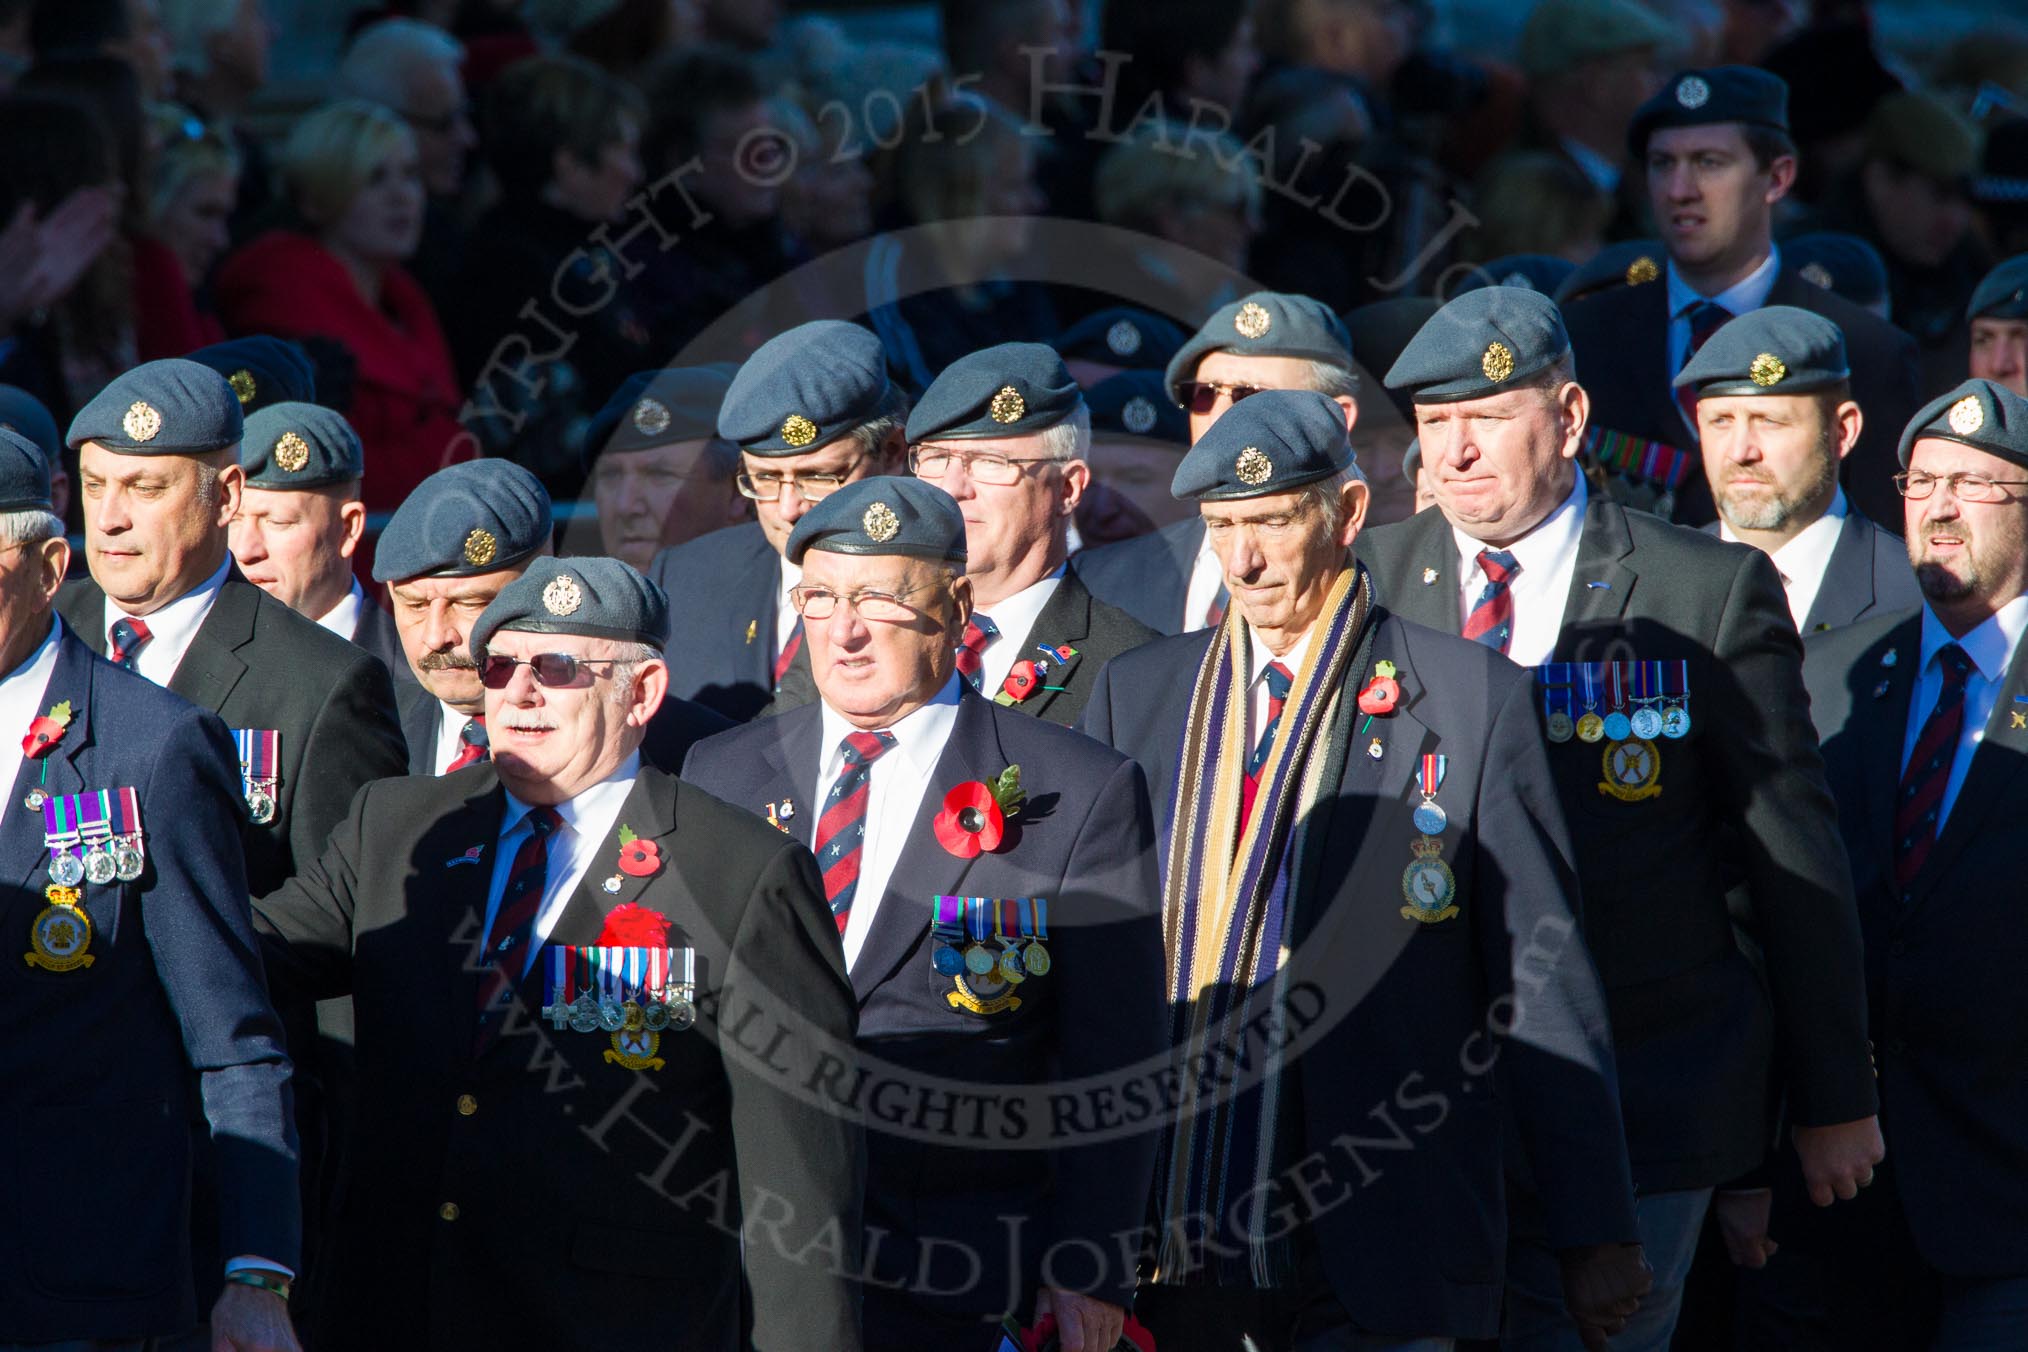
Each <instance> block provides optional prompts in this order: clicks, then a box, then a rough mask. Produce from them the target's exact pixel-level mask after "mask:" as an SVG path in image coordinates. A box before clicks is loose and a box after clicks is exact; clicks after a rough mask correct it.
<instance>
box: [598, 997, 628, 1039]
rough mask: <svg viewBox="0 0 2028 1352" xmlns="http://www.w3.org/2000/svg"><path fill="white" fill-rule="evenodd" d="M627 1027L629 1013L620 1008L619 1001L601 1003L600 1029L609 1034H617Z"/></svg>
mask: <svg viewBox="0 0 2028 1352" xmlns="http://www.w3.org/2000/svg"><path fill="white" fill-rule="evenodd" d="M626 1026H627V1012H626V1011H625V1010H623V1009H621V1008H620V1004H619V1001H617V1000H601V1001H599V1027H601V1028H603V1029H605V1030H606V1031H607V1032H608V1033H617V1032H619V1031H620V1030H621V1029H622V1028H625V1027H626Z"/></svg>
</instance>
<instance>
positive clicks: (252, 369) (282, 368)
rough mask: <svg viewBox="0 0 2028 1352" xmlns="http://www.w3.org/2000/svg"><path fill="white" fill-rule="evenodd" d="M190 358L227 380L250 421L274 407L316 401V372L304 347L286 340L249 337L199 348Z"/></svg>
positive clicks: (261, 335)
mask: <svg viewBox="0 0 2028 1352" xmlns="http://www.w3.org/2000/svg"><path fill="white" fill-rule="evenodd" d="M189 357H190V360H191V361H194V362H196V363H197V364H198V365H199V366H209V367H210V368H211V369H212V370H214V371H216V372H218V373H219V374H220V375H222V376H224V377H225V382H226V384H228V385H230V386H232V393H233V397H234V398H236V399H238V400H239V411H240V412H241V413H242V414H244V415H246V416H247V417H252V416H253V415H254V414H256V413H258V412H260V411H261V410H262V409H264V408H267V407H269V406H270V405H273V404H284V403H288V404H311V403H315V402H316V401H317V368H316V367H315V366H313V365H311V363H310V357H309V354H308V353H306V352H304V351H303V348H302V345H301V344H299V343H295V342H291V341H290V340H289V339H287V338H276V337H273V336H271V335H269V334H265V333H254V334H248V335H247V336H246V337H244V338H232V339H228V340H227V341H225V342H223V343H213V344H212V345H211V346H210V347H200V348H198V349H197V350H196V351H195V352H192V353H190V354H189Z"/></svg>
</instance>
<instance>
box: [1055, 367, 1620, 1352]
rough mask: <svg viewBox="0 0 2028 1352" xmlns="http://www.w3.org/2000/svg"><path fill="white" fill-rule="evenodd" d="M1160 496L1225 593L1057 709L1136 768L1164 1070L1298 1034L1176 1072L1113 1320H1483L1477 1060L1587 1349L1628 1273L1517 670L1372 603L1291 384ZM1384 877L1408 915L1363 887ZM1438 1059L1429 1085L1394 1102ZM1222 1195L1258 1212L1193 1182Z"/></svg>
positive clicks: (1606, 1049)
mask: <svg viewBox="0 0 2028 1352" xmlns="http://www.w3.org/2000/svg"><path fill="white" fill-rule="evenodd" d="M1175 492H1176V495H1177V496H1178V497H1179V498H1183V499H1186V500H1189V501H1192V502H1194V503H1196V505H1197V507H1198V510H1199V512H1200V513H1201V514H1202V517H1203V519H1204V522H1205V525H1206V530H1207V533H1208V535H1209V537H1210V539H1211V540H1212V541H1213V544H1214V546H1215V547H1216V548H1217V550H1218V555H1219V559H1220V562H1221V566H1222V567H1223V570H1224V575H1225V580H1226V584H1227V586H1228V587H1230V588H1231V592H1232V598H1233V607H1232V609H1231V610H1230V611H1229V612H1228V613H1227V615H1226V617H1225V619H1224V620H1223V621H1222V622H1221V623H1220V625H1219V626H1218V627H1217V628H1215V629H1211V630H1207V631H1205V632H1203V633H1200V634H1189V635H1183V636H1179V637H1176V638H1170V639H1164V640H1162V641H1160V642H1157V643H1154V644H1150V645H1149V646H1147V647H1145V648H1143V649H1141V650H1139V651H1137V652H1134V653H1130V654H1128V655H1127V656H1125V657H1123V658H1120V659H1119V660H1117V661H1115V662H1113V663H1112V664H1111V665H1110V666H1108V667H1107V668H1106V670H1105V672H1104V673H1103V674H1102V675H1101V677H1100V679H1099V687H1098V689H1097V690H1096V691H1094V692H1093V695H1092V699H1091V703H1090V704H1089V705H1088V706H1087V707H1086V711H1085V717H1084V720H1083V722H1082V723H1081V724H1080V728H1081V729H1082V730H1083V731H1084V732H1087V733H1089V734H1090V735H1092V736H1093V737H1096V738H1097V739H1098V740H1100V741H1102V742H1105V743H1106V744H1107V745H1109V746H1113V747H1117V748H1119V749H1120V750H1122V751H1124V752H1126V753H1127V754H1129V755H1131V756H1133V757H1134V758H1135V759H1136V760H1137V761H1139V762H1140V764H1141V765H1142V766H1143V767H1144V768H1145V769H1146V770H1147V772H1148V775H1149V778H1150V781H1151V783H1152V785H1153V792H1154V799H1155V802H1156V804H1157V819H1156V826H1157V832H1158V835H1159V838H1160V839H1161V841H1162V847H1163V853H1164V865H1165V867H1164V873H1165V876H1166V878H1167V879H1168V884H1167V897H1166V901H1167V908H1168V910H1167V914H1166V916H1165V924H1164V933H1165V934H1166V935H1167V936H1168V940H1169V948H1168V952H1167V955H1166V956H1167V960H1168V968H1167V970H1168V972H1169V974H1170V980H1171V986H1170V990H1169V992H1168V995H1169V999H1170V1003H1171V1007H1172V1009H1173V1010H1174V1018H1173V1022H1172V1032H1173V1035H1174V1037H1175V1038H1176V1041H1177V1043H1178V1048H1177V1054H1178V1056H1179V1058H1181V1059H1183V1060H1184V1061H1185V1062H1186V1063H1194V1062H1197V1061H1201V1060H1203V1059H1204V1058H1206V1057H1210V1058H1212V1060H1213V1063H1214V1064H1215V1063H1217V1061H1218V1060H1219V1059H1220V1057H1221V1051H1224V1052H1226V1053H1227V1054H1230V1053H1231V1052H1233V1051H1243V1050H1244V1045H1243V1044H1242V1045H1241V1046H1240V1047H1237V1048H1227V1047H1226V1044H1227V1043H1228V1042H1229V1041H1231V1040H1232V1039H1233V1038H1235V1037H1236V1036H1237V1033H1236V1032H1235V1030H1241V1029H1244V1028H1249V1027H1255V1026H1257V1025H1259V1024H1260V1023H1262V1022H1263V1021H1266V1022H1267V1023H1269V1024H1275V1023H1280V1022H1286V1023H1295V1022H1301V1023H1302V1024H1304V1025H1305V1026H1306V1032H1307V1034H1308V1036H1307V1037H1306V1038H1304V1039H1303V1040H1302V1041H1301V1042H1300V1043H1299V1044H1298V1049H1297V1050H1295V1051H1292V1052H1285V1053H1284V1055H1283V1056H1282V1057H1281V1058H1279V1059H1278V1060H1276V1061H1275V1062H1274V1063H1272V1064H1271V1066H1270V1067H1269V1069H1268V1071H1267V1073H1266V1074H1265V1075H1264V1076H1263V1077H1260V1078H1258V1079H1256V1080H1251V1081H1247V1082H1240V1083H1232V1082H1220V1081H1218V1080H1215V1079H1211V1078H1205V1079H1199V1080H1197V1081H1196V1082H1195V1083H1192V1084H1190V1085H1189V1086H1188V1087H1187V1088H1186V1090H1185V1093H1184V1095H1183V1101H1182V1102H1181V1103H1180V1104H1179V1105H1178V1108H1177V1114H1178V1115H1177V1118H1176V1120H1175V1121H1174V1122H1173V1123H1171V1124H1170V1131H1169V1132H1168V1134H1167V1135H1166V1136H1165V1139H1164V1141H1163V1150H1162V1154H1161V1156H1160V1161H1161V1164H1160V1168H1159V1169H1158V1170H1157V1173H1156V1178H1155V1199H1154V1215H1155V1220H1156V1237H1157V1243H1156V1252H1155V1264H1154V1268H1153V1284H1152V1285H1148V1286H1144V1287H1143V1288H1142V1290H1141V1294H1140V1299H1139V1300H1138V1302H1137V1303H1136V1309H1137V1310H1138V1311H1140V1312H1141V1313H1142V1316H1143V1318H1145V1319H1146V1320H1147V1321H1148V1324H1149V1328H1150V1330H1151V1331H1152V1332H1153V1333H1154V1334H1155V1339H1156V1345H1157V1346H1158V1347H1161V1348H1165V1349H1167V1348H1172V1347H1173V1348H1180V1349H1186V1350H1187V1349H1197V1348H1202V1349H1207V1352H1210V1350H1212V1349H1215V1350H1216V1352H1239V1349H1241V1348H1259V1349H1262V1350H1263V1352H1273V1350H1275V1349H1296V1348H1302V1349H1311V1348H1341V1347H1342V1348H1355V1347H1356V1348H1361V1349H1380V1348H1395V1347H1401V1348H1415V1349H1426V1348H1438V1347H1449V1346H1450V1345H1451V1342H1450V1340H1452V1339H1456V1338H1485V1337H1491V1336H1493V1335H1494V1334H1496V1333H1497V1332H1498V1330H1499V1318H1500V1291H1499V1287H1498V1285H1497V1283H1496V1282H1495V1281H1494V1277H1495V1275H1496V1274H1497V1273H1498V1272H1499V1270H1500V1264H1501V1261H1502V1258H1503V1256H1504V1248H1503V1243H1502V1239H1503V1233H1504V1230H1505V1225H1504V1218H1503V1214H1502V1213H1503V1210H1504V1202H1503V1183H1502V1178H1503V1171H1502V1167H1501V1164H1502V1161H1501V1151H1502V1146H1501V1131H1502V1116H1501V1114H1500V1113H1499V1112H1497V1111H1494V1108H1493V1094H1492V1090H1491V1085H1490V1083H1487V1082H1486V1080H1485V1077H1487V1076H1488V1075H1490V1073H1491V1067H1492V1065H1493V1062H1494V1060H1495V1059H1496V1058H1497V1060H1498V1062H1499V1065H1500V1076H1501V1080H1502V1089H1501V1090H1500V1092H1501V1094H1503V1095H1504V1096H1505V1097H1506V1098H1507V1102H1508V1108H1509V1110H1510V1112H1511V1116H1512V1118H1513V1124H1514V1126H1515V1127H1517V1128H1518V1129H1519V1133H1520V1137H1521V1139H1522V1140H1523V1141H1524V1142H1525V1143H1526V1144H1527V1146H1528V1147H1529V1156H1530V1160H1531V1163H1532V1164H1533V1166H1534V1168H1535V1169H1536V1171H1537V1176H1538V1177H1539V1178H1541V1179H1542V1180H1543V1182H1544V1183H1545V1185H1546V1187H1545V1195H1546V1196H1547V1197H1548V1198H1549V1199H1550V1206H1551V1210H1552V1224H1551V1232H1552V1234H1553V1235H1554V1236H1555V1239H1556V1242H1557V1245H1558V1247H1559V1248H1560V1249H1561V1250H1562V1251H1563V1253H1562V1257H1563V1259H1564V1275H1565V1284H1564V1291H1565V1292H1566V1293H1567V1298H1568V1300H1569V1302H1570V1308H1571V1313H1572V1314H1573V1315H1574V1316H1575V1317H1576V1318H1577V1319H1578V1320H1579V1321H1580V1322H1581V1323H1582V1324H1583V1325H1584V1326H1585V1327H1586V1328H1588V1329H1589V1330H1591V1331H1592V1333H1593V1336H1595V1337H1599V1338H1601V1339H1602V1337H1603V1334H1605V1333H1607V1332H1612V1331H1616V1330H1617V1328H1618V1327H1619V1322H1620V1320H1621V1319H1623V1317H1624V1316H1625V1315H1626V1314H1628V1313H1629V1312H1631V1311H1632V1309H1633V1308H1634V1302H1635V1300H1636V1299H1637V1298H1638V1297H1639V1296H1640V1295H1641V1294H1642V1292H1643V1291H1645V1289H1646V1269H1645V1266H1644V1264H1643V1263H1642V1261H1641V1253H1640V1247H1639V1246H1638V1245H1637V1244H1634V1243H1632V1242H1631V1241H1632V1240H1633V1239H1634V1217H1633V1207H1632V1199H1631V1194H1630V1186H1629V1182H1628V1176H1627V1162H1626V1153H1625V1148H1624V1146H1623V1145H1622V1143H1621V1139H1620V1131H1619V1119H1618V1113H1617V1108H1616V1104H1615V1099H1614V1081H1613V1071H1612V1050H1611V1047H1610V1045H1609V1042H1608V1037H1607V1032H1606V1028H1605V1014H1604V1000H1603V997H1602V995H1601V993H1600V991H1599V986H1598V978H1597V975H1596V974H1595V972H1594V971H1593V969H1592V965H1591V960H1590V958H1589V957H1588V956H1587V955H1586V952H1585V945H1584V940H1583V937H1582V936H1581V935H1580V934H1579V933H1578V930H1577V925H1576V920H1575V917H1576V911H1577V885H1576V877H1575V872H1574V866H1573V865H1574V852H1573V850H1572V849H1571V846H1570V838H1569V833H1568V831H1567V830H1566V829H1565V826H1564V819H1563V813H1562V810H1561V808H1560V807H1559V806H1558V804H1557V801H1556V793H1555V786H1554V784H1553V782H1552V780H1551V777H1550V773H1549V765H1548V760H1547V757H1546V756H1545V755H1544V754H1543V751H1542V746H1541V742H1540V740H1539V739H1538V738H1537V737H1536V735H1535V729H1534V717H1533V711H1534V699H1533V692H1532V690H1531V688H1530V685H1529V682H1528V680H1527V678H1526V677H1525V675H1523V674H1522V673H1521V672H1518V671H1516V670H1514V669H1513V668H1512V667H1511V666H1509V665H1508V664H1506V663H1503V662H1501V661H1499V660H1498V659H1497V658H1495V657H1493V656H1492V655H1491V654H1489V653H1486V652H1484V651H1483V650H1476V649H1477V648H1478V645H1476V644H1470V643H1466V642H1463V641H1461V640H1459V639H1456V638H1453V637H1450V636H1448V635H1444V634H1439V633H1432V632H1430V631H1429V630H1426V629H1423V628H1421V627H1419V626H1417V625H1413V624H1409V623H1406V622H1404V621H1402V620H1400V619H1397V618H1395V617H1394V616H1392V615H1391V614H1389V613H1388V611H1387V609H1386V607H1385V606H1384V605H1383V604H1382V601H1381V599H1380V596H1379V594H1378V592H1377V591H1376V589H1375V587H1374V585H1373V583H1372V580H1371V579H1370V578H1369V577H1368V575H1367V573H1366V571H1365V569H1364V568H1362V567H1361V566H1360V565H1359V564H1358V562H1357V561H1356V560H1355V558H1354V555H1353V547H1354V541H1355V540H1356V539H1357V538H1358V537H1359V533H1360V528H1361V526H1362V524H1363V522H1364V519H1365V514H1366V503H1367V491H1366V485H1365V482H1364V481H1363V479H1362V478H1361V476H1360V473H1359V470H1358V467H1357V466H1356V464H1355V463H1354V462H1353V459H1352V450H1351V444H1350V441H1349V439H1348V438H1347V435H1346V429H1345V425H1344V419H1343V417H1342V416H1341V411H1340V409H1339V408H1338V406H1337V405H1336V404H1334V403H1333V402H1332V401H1331V400H1329V399H1327V398H1325V397H1324V396H1323V395H1321V394H1317V393H1315V392H1313V391H1293V390H1292V391H1268V392H1265V393H1262V394H1257V395H1254V396H1253V397H1252V398H1250V399H1248V400H1247V401H1246V402H1245V403H1243V404H1241V405H1240V406H1239V407H1238V408H1235V409H1234V410H1233V411H1232V412H1230V413H1228V414H1226V415H1225V416H1224V417H1223V418H1221V419H1219V421H1218V422H1217V423H1216V424H1215V425H1214V426H1213V427H1212V428H1211V429H1210V430H1209V431H1208V432H1206V433H1205V435H1204V436H1203V437H1201V438H1200V439H1199V440H1198V442H1197V444H1196V445H1195V446H1193V447H1192V448H1191V450H1190V453H1189V454H1188V455H1186V456H1185V457H1184V459H1183V463H1182V465H1181V466H1179V467H1178V469H1177V471H1176V478H1175ZM1432 747H1441V748H1442V749H1443V750H1442V754H1440V755H1439V754H1426V753H1429V751H1430V748H1432ZM1324 817H1330V818H1332V819H1333V821H1334V823H1335V824H1334V826H1333V828H1332V829H1330V830H1323V829H1320V828H1319V827H1318V825H1317V823H1318V822H1319V821H1320V820H1322V819H1323V818H1324ZM1388 892H1398V893H1400V894H1401V895H1403V896H1404V897H1405V899H1406V900H1407V903H1408V904H1407V905H1406V906H1402V907H1399V908H1397V907H1395V906H1392V905H1385V906H1374V905H1372V904H1371V901H1372V899H1373V898H1374V897H1375V896H1376V895H1377V894H1382V893H1388ZM1446 935H1448V936H1450V941H1448V942H1446V941H1444V939H1443V936H1446ZM1508 1002H1519V1003H1520V1004H1521V1005H1523V1006H1524V1007H1525V1009H1526V1017H1525V1020H1523V1021H1513V1020H1508V1019H1506V1018H1505V1016H1504V1015H1503V1014H1502V1013H1501V1011H1502V1010H1505V1009H1508ZM1411 1007H1412V1008H1413V1009H1414V1010H1415V1015H1414V1017H1413V1018H1410V1019H1405V1020H1404V1019H1402V1018H1401V1017H1400V1011H1401V1010H1402V1009H1404V1008H1411ZM1509 1032H1515V1033H1517V1035H1516V1036H1513V1037H1511V1038H1508V1037H1504V1036H1503V1035H1504V1034H1507V1033H1509ZM1458 1064H1462V1065H1463V1066H1464V1068H1465V1069H1466V1072H1467V1074H1466V1079H1465V1082H1464V1084H1463V1085H1462V1087H1460V1086H1458V1085H1456V1084H1455V1083H1452V1082H1451V1081H1449V1080H1448V1079H1446V1082H1445V1083H1444V1084H1443V1085H1442V1086H1437V1085H1435V1084H1431V1085H1429V1086H1427V1088H1429V1090H1430V1091H1431V1092H1430V1095H1429V1097H1428V1098H1422V1097H1420V1096H1419V1095H1418V1094H1417V1093H1416V1092H1414V1091H1417V1090H1419V1089H1421V1088H1423V1087H1424V1086H1423V1085H1422V1084H1421V1081H1422V1080H1423V1078H1424V1077H1425V1076H1427V1075H1430V1074H1431V1068H1432V1067H1437V1066H1441V1065H1452V1066H1453V1069H1455V1068H1456V1066H1457V1065H1458ZM1313 1070H1314V1071H1315V1073H1311V1072H1312V1071H1313ZM1404 1094H1406V1095H1407V1097H1402V1096H1403V1095H1404ZM1395 1110H1399V1111H1400V1112H1401V1113H1402V1114H1403V1116H1402V1118H1401V1119H1400V1120H1401V1124H1402V1130H1404V1131H1405V1132H1408V1133H1413V1135H1412V1136H1411V1137H1409V1139H1413V1140H1414V1141H1415V1142H1416V1143H1415V1146H1414V1149H1413V1153H1411V1154H1409V1155H1405V1156H1402V1157H1400V1158H1399V1159H1398V1160H1396V1161H1395V1162H1392V1163H1388V1164H1385V1165H1381V1164H1379V1163H1377V1162H1375V1163H1373V1164H1371V1165H1369V1164H1368V1163H1367V1162H1366V1160H1365V1159H1364V1157H1363V1156H1362V1154H1361V1149H1360V1147H1359V1146H1358V1145H1357V1140H1358V1139H1359V1138H1361V1137H1363V1136H1365V1135H1367V1134H1368V1133H1369V1131H1370V1128H1371V1125H1372V1122H1373V1121H1374V1119H1375V1116H1376V1114H1379V1113H1391V1112H1393V1111H1395ZM1348 1141H1349V1142H1353V1144H1350V1145H1348V1144H1346V1142H1348ZM1242 1195H1244V1196H1259V1195H1265V1196H1266V1198H1267V1201H1266V1204H1265V1205H1262V1206H1257V1207H1242V1208H1231V1209H1228V1208H1227V1206H1226V1204H1225V1202H1224V1201H1223V1200H1222V1199H1226V1198H1231V1197H1236V1196H1242ZM1433 1254H1439V1255H1442V1260H1441V1262H1437V1263H1432V1262H1431V1261H1430V1256H1431V1255H1433Z"/></svg>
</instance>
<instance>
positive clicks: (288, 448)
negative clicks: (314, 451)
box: [275, 432, 310, 474]
mask: <svg viewBox="0 0 2028 1352" xmlns="http://www.w3.org/2000/svg"><path fill="white" fill-rule="evenodd" d="M275 463H276V464H277V465H279V466H281V467H282V469H283V470H285V471H286V472H288V473H290V474H294V473H295V472H296V471H297V470H300V469H301V468H303V466H305V465H307V464H309V463H310V443H309V442H307V441H305V440H303V439H302V438H301V437H299V436H297V435H296V434H295V433H294V432H284V433H282V437H281V440H279V441H277V442H276V443H275Z"/></svg>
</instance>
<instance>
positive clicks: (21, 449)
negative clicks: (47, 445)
mask: <svg viewBox="0 0 2028 1352" xmlns="http://www.w3.org/2000/svg"><path fill="white" fill-rule="evenodd" d="M50 510H52V509H51V507H50V503H49V460H48V459H47V457H45V456H44V455H43V454H42V448H41V447H40V446H37V445H36V444H35V443H34V442H33V441H30V440H29V439H28V438H27V437H25V436H23V435H21V433H19V432H16V431H13V430H12V429H9V428H0V512H47V511H50Z"/></svg>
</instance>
